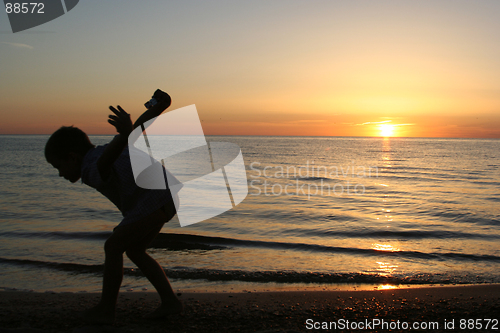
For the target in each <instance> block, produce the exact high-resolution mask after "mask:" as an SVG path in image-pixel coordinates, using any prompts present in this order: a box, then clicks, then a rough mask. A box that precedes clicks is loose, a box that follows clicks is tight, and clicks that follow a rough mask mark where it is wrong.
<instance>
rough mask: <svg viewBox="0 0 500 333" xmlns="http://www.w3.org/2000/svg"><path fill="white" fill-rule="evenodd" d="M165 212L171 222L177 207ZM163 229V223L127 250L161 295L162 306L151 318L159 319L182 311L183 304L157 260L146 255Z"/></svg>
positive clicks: (168, 206)
mask: <svg viewBox="0 0 500 333" xmlns="http://www.w3.org/2000/svg"><path fill="white" fill-rule="evenodd" d="M163 212H164V213H165V219H166V220H167V221H169V220H170V219H171V218H172V217H173V216H174V215H175V207H174V206H173V205H172V204H169V205H167V206H165V207H164V211H163ZM162 227H163V223H162V224H161V225H158V226H157V227H156V228H154V229H152V230H151V231H150V233H149V234H148V235H146V236H145V237H144V238H143V239H141V240H140V241H139V242H137V243H135V244H134V245H133V246H131V247H129V248H127V250H126V254H127V256H128V257H129V258H130V260H132V261H133V262H134V263H135V264H136V265H137V267H138V268H139V269H140V270H141V271H142V272H143V273H144V275H145V276H146V277H147V278H148V280H149V281H150V282H151V283H152V284H153V286H154V287H155V289H156V291H157V292H158V294H159V295H160V298H161V306H160V307H159V308H158V309H157V310H156V311H155V312H154V313H152V314H151V315H150V316H149V318H159V317H163V316H165V315H167V314H174V313H179V312H181V311H182V303H181V302H180V301H179V300H178V299H177V296H176V295H175V292H174V291H173V289H172V286H171V285H170V282H169V281H168V278H167V276H166V275H165V271H164V270H163V268H162V267H161V266H160V265H159V264H158V262H157V261H156V260H154V259H153V258H152V257H151V256H149V255H148V254H147V253H146V249H147V247H148V245H149V244H150V243H151V241H153V239H154V238H155V237H156V236H157V235H158V233H159V232H160V230H161V228H162Z"/></svg>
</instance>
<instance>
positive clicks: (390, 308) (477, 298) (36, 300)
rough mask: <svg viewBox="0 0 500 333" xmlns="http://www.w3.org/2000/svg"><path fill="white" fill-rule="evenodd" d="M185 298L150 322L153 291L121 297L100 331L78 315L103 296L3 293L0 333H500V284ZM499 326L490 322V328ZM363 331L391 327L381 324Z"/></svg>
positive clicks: (154, 300)
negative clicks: (422, 331)
mask: <svg viewBox="0 0 500 333" xmlns="http://www.w3.org/2000/svg"><path fill="white" fill-rule="evenodd" d="M179 298H180V299H181V300H182V301H183V302H184V305H185V311H184V313H183V314H181V315H177V316H172V317H169V318H166V319H165V320H162V321H148V320H145V319H143V318H142V317H143V316H144V315H146V314H148V313H149V312H151V311H153V310H154V309H155V308H156V306H158V304H159V300H158V296H157V295H156V294H155V293H153V292H130V293H122V294H121V295H120V298H119V301H118V309H117V314H116V322H115V324H114V325H112V326H111V325H110V326H95V325H89V324H87V323H85V322H84V321H82V320H81V319H79V317H78V314H79V312H80V311H83V310H85V309H87V308H89V307H91V306H93V305H95V304H96V303H97V301H98V300H99V295H98V294H85V293H74V294H73V293H60V294H50V293H29V292H0V333H3V332H75V333H78V332H80V333H82V332H311V331H322V332H325V331H330V330H311V329H308V326H309V327H311V325H313V323H314V322H318V324H316V325H323V324H322V323H323V322H328V325H329V323H330V322H337V321H339V320H340V319H344V320H349V322H350V323H351V325H352V322H353V321H354V322H363V323H366V321H368V322H372V320H374V319H375V320H376V319H379V320H380V325H382V322H384V321H385V322H386V325H390V324H391V323H393V324H392V325H397V321H398V320H399V322H400V328H402V325H403V324H402V323H403V322H408V323H409V325H410V326H411V325H413V323H414V322H418V323H419V324H422V323H424V322H430V321H433V322H437V323H438V324H439V329H438V330H435V329H434V330H427V331H433V332H436V331H445V332H448V331H452V330H451V329H448V330H445V327H444V325H445V320H446V322H447V323H448V325H450V323H452V320H454V325H455V329H454V331H456V332H459V331H467V332H472V331H474V332H476V331H481V330H477V329H474V330H471V329H469V330H460V320H461V319H474V320H476V319H483V320H482V321H481V323H482V325H485V324H486V322H487V321H486V320H485V319H496V322H497V324H496V330H489V331H492V332H500V323H499V322H498V321H499V320H500V285H476V286H450V287H431V288H413V289H392V290H377V291H301V292H299V291H297V292H258V293H182V294H181V295H180V297H179ZM308 319H309V321H308ZM307 323H310V324H309V325H308V324H307ZM494 323H495V322H490V324H489V325H490V328H492V326H493V325H494ZM474 325H476V324H474ZM351 327H352V326H351ZM393 327H395V326H393ZM483 327H484V326H483ZM389 328H390V327H389ZM493 328H495V326H493ZM334 331H335V330H333V329H332V330H331V331H330V332H334ZM337 331H341V330H340V329H339V330H337ZM343 331H353V330H343ZM359 331H361V330H359ZM363 331H364V332H370V331H389V330H386V329H383V328H382V327H381V326H378V327H375V329H367V330H363ZM392 331H393V332H394V331H396V332H398V331H402V330H398V329H397V328H396V329H395V330H392ZM412 331H415V330H414V329H413V330H412Z"/></svg>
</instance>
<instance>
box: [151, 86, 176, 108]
mask: <svg viewBox="0 0 500 333" xmlns="http://www.w3.org/2000/svg"><path fill="white" fill-rule="evenodd" d="M153 97H154V98H155V99H156V100H157V101H158V103H160V104H163V106H164V107H165V108H167V107H169V106H170V103H172V99H171V98H170V95H169V94H167V93H166V92H164V91H162V90H160V89H157V90H156V91H155V93H154V94H153Z"/></svg>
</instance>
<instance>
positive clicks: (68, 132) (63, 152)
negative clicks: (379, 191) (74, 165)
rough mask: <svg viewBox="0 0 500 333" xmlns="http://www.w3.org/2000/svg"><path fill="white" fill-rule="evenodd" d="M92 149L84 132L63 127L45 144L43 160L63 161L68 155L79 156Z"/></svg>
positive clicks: (74, 128)
mask: <svg viewBox="0 0 500 333" xmlns="http://www.w3.org/2000/svg"><path fill="white" fill-rule="evenodd" d="M91 148H94V145H93V144H92V143H91V142H90V140H89V137H88V136H87V134H85V132H84V131H82V130H81V129H79V128H77V127H73V126H63V127H61V128H60V129H58V130H57V131H55V132H54V133H53V134H52V135H51V136H50V138H49V140H48V141H47V143H46V144H45V158H46V159H49V158H51V157H54V158H59V159H65V158H67V157H68V155H69V153H76V154H78V155H81V156H85V154H86V153H87V152H88V151H89V149H91Z"/></svg>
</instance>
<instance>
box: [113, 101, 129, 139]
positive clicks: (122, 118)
mask: <svg viewBox="0 0 500 333" xmlns="http://www.w3.org/2000/svg"><path fill="white" fill-rule="evenodd" d="M109 109H110V110H111V111H113V113H114V115H112V114H110V115H109V119H108V123H110V124H111V125H113V126H114V127H115V128H116V131H117V132H118V133H120V134H121V135H123V136H124V137H125V138H127V137H128V136H129V134H130V133H131V132H132V130H133V129H134V127H133V125H132V120H131V119H130V115H129V114H128V113H127V112H125V110H123V109H122V108H121V106H119V105H118V110H117V109H115V108H114V107H112V106H110V107H109Z"/></svg>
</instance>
